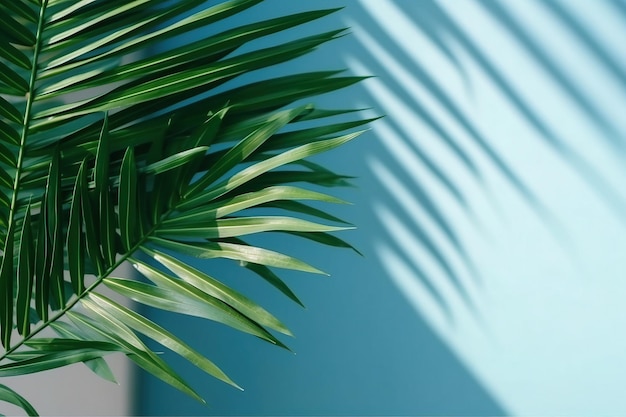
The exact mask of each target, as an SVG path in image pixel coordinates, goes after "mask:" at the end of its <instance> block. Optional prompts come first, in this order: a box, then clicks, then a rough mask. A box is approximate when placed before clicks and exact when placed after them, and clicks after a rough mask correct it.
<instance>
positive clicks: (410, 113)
mask: <svg viewBox="0 0 626 417" xmlns="http://www.w3.org/2000/svg"><path fill="white" fill-rule="evenodd" d="M343 3H344V4H345V5H346V8H345V9H343V10H342V11H340V12H338V13H336V14H334V15H332V16H330V17H328V18H326V19H323V20H322V21H318V22H315V23H313V24H309V25H307V26H306V27H303V28H299V29H297V30H293V31H290V32H288V33H287V34H285V36H287V35H289V36H293V37H296V36H305V35H306V34H311V33H315V32H320V31H323V30H330V29H334V28H337V27H343V26H350V27H351V28H352V30H351V32H352V33H351V34H350V35H349V36H346V37H344V38H341V39H340V40H338V41H336V42H333V43H331V44H328V45H325V46H323V47H322V48H321V49H320V50H319V51H316V52H315V53H314V54H313V55H311V56H307V57H304V58H302V59H298V60H297V61H294V62H292V63H289V64H287V65H283V66H281V67H280V68H278V67H277V68H272V69H268V70H265V71H263V72H259V73H256V74H254V76H253V77H249V78H248V80H250V79H260V78H263V77H270V76H276V75H279V74H283V73H291V72H304V71H310V70H314V69H334V68H348V70H349V71H350V72H352V73H354V74H359V75H364V74H375V75H376V77H375V78H372V79H369V80H367V81H365V82H364V83H362V84H361V85H359V86H356V87H352V88H350V89H349V90H347V91H342V92H340V93H335V94H333V95H330V96H325V97H321V98H320V99H319V100H317V103H319V104H320V106H322V107H330V108H344V107H345V108H349V107H371V108H372V110H370V111H367V112H364V116H371V115H376V114H385V115H386V117H385V118H384V119H382V120H379V121H377V122H376V123H374V124H373V125H372V129H373V130H372V131H370V132H368V133H366V134H364V135H363V136H362V137H361V138H360V139H358V140H357V141H355V142H353V143H351V144H349V145H347V146H345V147H344V148H342V149H340V150H338V151H336V152H334V153H332V154H329V155H325V156H323V157H321V158H318V159H316V160H317V161H320V162H323V163H325V164H326V165H327V166H328V167H329V168H331V169H333V170H336V171H339V172H342V173H346V174H349V175H354V176H356V177H358V178H357V179H356V180H355V181H354V183H355V185H356V187H354V188H348V189H337V190H333V191H334V192H333V193H334V194H335V195H338V196H340V197H342V198H344V199H346V200H348V201H351V202H353V203H354V205H352V206H347V207H344V206H338V207H333V208H332V212H333V213H334V214H337V215H338V216H339V217H342V218H344V219H346V220H348V221H350V222H351V223H353V224H355V225H357V226H358V229H357V230H355V231H350V232H344V233H342V235H341V237H343V238H345V239H347V240H348V241H350V242H351V243H353V244H354V245H355V246H356V247H357V248H358V249H359V250H360V251H361V252H362V253H363V255H364V256H362V257H361V256H359V255H357V254H355V253H352V252H350V251H347V250H345V251H335V250H331V249H328V248H323V247H317V246H315V245H311V244H307V243H306V242H299V241H297V242H296V241H290V240H287V239H284V238H282V237H281V238H278V237H269V236H268V237H263V236H260V237H259V238H258V240H257V241H258V242H263V243H264V244H265V245H266V246H268V247H270V248H271V249H274V250H278V251H283V252H285V253H288V254H290V255H293V256H296V257H300V258H301V259H303V260H305V261H307V262H309V263H311V264H313V265H315V266H316V267H319V268H320V269H322V270H324V271H326V272H328V273H330V274H331V277H330V278H328V277H323V276H313V275H307V274H304V273H292V272H287V273H285V274H284V275H283V276H284V277H286V280H287V282H288V283H289V284H290V285H291V286H292V288H293V289H294V290H295V292H296V293H297V294H298V295H299V296H300V297H301V299H302V301H303V302H304V304H305V305H306V306H307V309H306V310H303V309H301V308H299V307H298V306H296V305H295V304H293V303H291V302H289V301H288V300H286V299H285V298H284V297H281V296H280V295H279V294H277V293H276V292H275V291H274V290H273V289H272V288H269V287H268V286H267V285H264V283H262V282H259V281H258V280H257V279H255V278H254V277H253V276H252V275H248V274H247V273H245V272H244V271H241V269H240V268H239V267H237V266H236V265H232V264H231V263H228V262H221V261H215V262H213V261H212V262H209V263H204V264H202V268H204V269H205V270H206V271H207V272H209V273H210V274H212V275H213V276H216V277H218V278H221V279H224V280H225V281H226V282H227V283H229V284H231V285H233V286H234V287H236V288H239V289H241V290H242V291H243V292H245V293H246V294H249V295H251V296H253V298H254V299H255V300H259V301H262V304H263V305H264V306H267V308H268V309H269V310H270V311H271V312H272V313H274V314H275V315H276V316H278V317H279V318H281V319H282V320H283V321H284V322H285V323H286V324H287V325H288V327H289V328H291V329H292V330H293V331H294V333H295V334H296V338H294V339H292V340H284V341H285V342H286V343H287V344H288V345H289V347H290V348H291V349H292V350H293V351H294V352H295V353H296V354H295V355H294V354H291V353H289V352H287V351H285V350H281V349H278V348H275V347H273V346H270V345H268V344H267V343H263V342H261V341H258V340H256V339H254V338H251V337H249V336H246V335H243V334H238V333H236V332H234V331H231V330H229V329H224V328H222V327H220V326H218V325H214V324H211V323H209V324H207V323H205V322H202V321H200V320H194V319H183V318H181V317H178V316H173V315H168V314H164V313H160V312H151V315H152V317H153V318H155V319H157V320H159V321H160V322H162V323H163V324H164V326H165V327H167V328H169V329H172V330H176V332H177V333H178V334H179V335H180V336H181V337H182V338H183V339H185V340H187V341H189V342H190V343H191V344H192V345H193V346H194V347H196V348H197V349H198V350H200V351H201V352H203V353H205V354H206V355H208V356H209V357H210V358H212V359H213V360H215V361H216V362H217V363H218V364H219V365H220V366H221V367H222V369H224V370H225V371H226V372H227V373H228V374H229V375H230V376H231V377H232V378H233V379H234V380H235V381H236V382H238V383H239V384H240V385H242V386H243V387H244V388H245V391H244V392H239V391H237V390H235V389H233V388H231V387H229V386H226V385H225V384H223V383H220V382H217V381H214V380H212V379H210V378H207V377H206V376H205V375H204V374H202V373H201V372H199V371H197V370H195V369H193V367H192V366H190V365H189V364H187V363H185V362H184V361H182V360H180V359H178V358H177V357H175V356H173V355H168V354H167V353H165V355H166V356H167V357H168V360H170V361H171V362H172V363H173V364H174V366H175V367H176V368H177V369H180V370H181V373H182V374H183V375H184V376H185V377H186V378H189V380H191V381H192V383H193V385H194V387H197V388H198V391H199V392H200V393H201V394H202V395H203V396H205V398H207V400H208V402H209V407H208V408H206V407H204V406H202V405H200V404H196V403H194V402H193V400H191V399H189V398H187V397H185V396H184V395H183V394H179V393H178V392H175V391H173V390H172V389H171V388H169V387H167V386H165V385H164V384H163V383H161V382H159V381H157V380H155V379H153V378H151V377H148V376H146V375H144V374H142V373H139V374H138V375H137V377H136V396H135V397H136V398H137V401H136V405H135V413H137V414H141V415H206V414H212V415H465V416H469V415H481V416H483V415H484V416H492V415H507V414H511V415H583V414H593V415H619V414H624V413H626V398H624V396H623V394H622V391H623V389H622V387H623V386H625V383H626V372H624V371H625V370H626V355H624V352H625V351H626V349H625V348H626V337H624V332H623V323H624V318H626V307H625V306H624V304H625V303H624V302H623V300H624V295H625V294H626V285H625V280H624V277H625V276H626V274H625V272H626V257H624V256H623V254H624V249H625V248H626V238H625V237H624V236H626V235H625V233H624V232H625V225H626V224H625V219H626V216H625V215H624V213H626V211H625V208H626V204H625V198H626V193H625V189H624V186H623V184H624V177H625V173H626V171H625V169H624V151H625V149H624V136H625V133H626V117H624V108H625V106H624V105H625V104H626V82H625V81H626V53H625V52H626V50H625V48H624V42H623V40H624V39H626V36H625V35H626V3H625V2H624V1H622V0H594V1H582V0H581V1H575V2H571V1H566V0H560V1H558V0H528V1H523V2H521V1H516V0H501V1H488V0H440V1H435V0H346V1H345V2H343ZM337 5H338V3H337V2H336V1H331V0H318V1H316V2H315V3H314V4H311V3H305V2H295V1H288V0H268V1H266V2H265V3H264V4H262V5H260V6H258V7H255V8H254V9H252V10H250V11H248V12H246V13H244V14H242V15H241V16H238V17H237V18H235V19H231V20H230V21H228V22H224V23H223V25H222V26H216V27H214V28H212V29H211V30H215V31H218V30H220V27H221V28H226V27H228V26H229V25H232V24H236V23H245V22H249V21H253V20H259V19H263V18H270V17H274V16H277V15H282V14H287V13H292V12H297V11H303V10H307V9H310V8H312V7H315V8H325V7H335V6H337ZM203 35H205V33H197V34H195V35H194V36H203ZM181 41H184V40H181ZM278 41H280V38H276V37H275V38H269V39H267V40H264V41H263V43H261V42H259V43H258V44H257V45H264V44H272V43H275V42H278ZM196 266H199V264H196Z"/></svg>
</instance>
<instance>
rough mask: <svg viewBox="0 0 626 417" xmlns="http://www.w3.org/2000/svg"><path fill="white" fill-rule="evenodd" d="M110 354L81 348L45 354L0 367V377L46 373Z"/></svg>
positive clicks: (106, 351)
mask: <svg viewBox="0 0 626 417" xmlns="http://www.w3.org/2000/svg"><path fill="white" fill-rule="evenodd" d="M109 353H111V351H110V350H97V349H91V348H81V349H73V350H64V351H59V352H53V353H47V354H43V355H40V356H36V357H34V358H30V359H26V360H22V361H18V362H11V363H9V364H6V365H2V366H0V377H6V376H17V375H25V374H32V373H35V372H41V371H47V370H49V369H55V368H60V367H62V366H67V365H71V364H73V363H76V362H83V361H87V360H90V359H95V358H101V357H102V356H104V355H108V354H109Z"/></svg>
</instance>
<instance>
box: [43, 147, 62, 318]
mask: <svg viewBox="0 0 626 417" xmlns="http://www.w3.org/2000/svg"><path fill="white" fill-rule="evenodd" d="M60 165H61V157H60V155H59V151H58V149H55V150H54V153H53V155H52V162H51V163H50V171H49V172H48V183H47V184H46V191H45V192H46V204H47V207H46V214H47V221H46V226H47V233H48V237H49V239H50V245H51V253H50V254H49V256H50V257H51V264H50V270H49V272H48V273H49V279H50V301H51V302H52V303H53V307H54V308H55V309H60V308H63V307H64V306H65V286H64V284H63V281H64V280H63V269H64V265H63V249H64V247H65V242H64V239H63V208H62V205H63V200H62V198H63V197H62V195H61V192H62V190H61V166H60Z"/></svg>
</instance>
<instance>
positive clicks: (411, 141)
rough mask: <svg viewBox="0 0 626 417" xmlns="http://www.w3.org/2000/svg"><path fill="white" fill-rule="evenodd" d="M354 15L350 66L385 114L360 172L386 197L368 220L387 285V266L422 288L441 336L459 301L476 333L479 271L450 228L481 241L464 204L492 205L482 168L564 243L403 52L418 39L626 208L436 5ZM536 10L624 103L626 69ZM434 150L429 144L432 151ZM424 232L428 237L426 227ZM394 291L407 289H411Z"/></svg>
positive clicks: (506, 14) (496, 12) (496, 10)
mask: <svg viewBox="0 0 626 417" xmlns="http://www.w3.org/2000/svg"><path fill="white" fill-rule="evenodd" d="M607 1H608V2H609V3H610V4H612V5H613V6H615V8H616V10H617V11H619V12H620V13H622V14H624V16H623V18H624V19H625V20H626V6H624V3H623V2H620V1H618V0H607ZM359 3H360V8H361V10H360V13H362V16H361V15H359V22H358V23H357V22H354V21H349V22H346V23H347V24H348V26H350V27H352V32H353V38H354V39H356V40H357V42H358V46H357V49H356V51H357V52H355V53H354V54H352V55H350V56H349V57H347V58H346V60H347V63H348V66H349V67H350V68H351V69H353V70H354V71H355V72H356V73H359V74H377V75H378V77H377V78H376V79H373V80H368V81H367V82H366V85H365V88H366V89H367V92H368V94H369V96H370V97H371V98H372V99H373V101H374V102H376V103H378V104H379V106H380V108H381V109H382V110H381V111H382V112H383V113H387V114H388V117H387V118H386V119H385V120H384V121H383V122H379V124H378V126H377V129H375V133H376V134H377V135H378V137H379V138H380V139H381V143H382V144H383V148H384V149H386V152H385V153H383V154H377V155H376V156H375V157H373V158H371V159H370V161H369V164H368V165H369V168H370V170H371V171H372V173H373V175H374V177H375V178H376V179H377V182H378V183H379V184H380V186H381V188H383V190H384V191H383V195H384V197H383V200H384V203H377V204H376V205H375V206H376V208H375V215H376V217H377V218H378V219H379V221H380V223H381V224H382V226H383V228H384V229H385V230H386V235H385V236H384V237H382V238H381V242H380V243H379V244H378V245H377V248H376V250H377V252H378V255H379V260H380V261H381V263H382V264H383V268H385V269H386V270H387V271H389V272H390V275H392V274H393V272H391V271H392V270H393V268H392V267H390V265H395V266H397V267H398V268H397V270H398V271H404V272H405V273H406V274H408V275H410V276H412V277H414V278H415V281H416V282H418V283H419V284H415V283H413V284H411V285H421V286H422V291H423V293H424V294H427V295H426V296H423V297H422V298H421V300H422V301H423V302H425V303H428V304H429V305H431V306H432V308H430V310H429V309H428V308H423V309H420V310H421V311H422V312H424V314H425V312H429V313H430V314H434V315H435V316H438V317H436V318H435V321H436V320H439V322H440V323H443V325H444V326H450V325H453V324H454V321H455V314H461V313H459V310H456V311H455V309H452V308H451V304H453V303H454V301H453V300H454V299H456V300H460V304H461V305H464V309H465V312H468V313H469V314H472V315H474V317H475V319H476V320H477V321H481V319H480V317H479V314H478V312H477V310H476V308H475V304H476V303H477V301H476V298H478V297H480V291H481V285H482V284H481V280H480V271H479V270H478V269H477V268H476V267H475V266H474V263H475V262H474V260H472V259H471V256H470V255H468V251H467V250H466V248H465V247H464V246H463V243H462V242H461V240H460V239H458V238H457V231H456V230H455V224H454V223H453V222H452V221H451V219H452V218H458V216H459V215H461V216H464V217H465V218H466V220H468V222H470V223H471V224H473V225H474V227H477V228H479V233H480V224H477V222H476V219H475V216H474V215H475V213H473V212H472V207H471V206H470V205H469V204H467V196H468V195H469V193H471V192H475V191H476V190H478V191H479V192H480V193H482V194H483V195H484V196H486V198H487V199H492V196H491V195H490V190H489V188H488V185H487V184H486V183H485V182H484V181H483V174H482V170H483V167H484V166H485V164H488V165H489V167H490V169H495V170H496V171H497V172H498V173H499V175H500V176H501V177H502V178H503V179H504V180H505V181H507V182H508V184H509V185H510V187H511V188H512V189H513V190H515V191H516V192H517V193H518V195H519V196H520V197H521V198H522V199H523V200H524V201H525V202H526V204H527V205H528V206H529V207H530V208H531V209H532V210H533V211H534V212H535V213H536V215H537V216H538V217H539V218H540V219H541V221H542V222H543V224H544V225H545V227H547V228H548V229H549V230H550V231H551V232H552V234H553V235H554V236H555V238H556V239H557V240H559V241H560V243H561V245H563V246H565V245H567V242H566V240H567V231H566V228H565V227H564V226H563V225H561V224H560V222H559V221H558V216H557V213H552V212H551V211H550V209H549V208H548V207H547V205H546V204H545V203H544V202H543V201H542V199H541V198H540V197H538V195H537V193H536V192H535V191H534V190H533V187H532V186H531V185H529V184H527V183H526V182H525V180H524V179H523V177H522V176H521V175H520V173H519V172H517V171H516V170H515V168H514V167H513V166H512V165H511V164H509V163H507V160H506V158H505V157H504V156H502V155H500V154H499V153H498V151H497V150H496V147H495V146H493V145H492V144H494V143H496V142H497V141H498V138H497V137H490V135H489V132H488V131H481V128H480V127H478V126H477V125H476V124H475V123H474V122H473V121H472V120H471V119H470V118H469V117H468V115H467V113H466V112H465V111H464V109H463V108H462V107H461V106H460V105H459V104H457V102H456V101H455V98H454V97H453V96H451V95H450V94H449V93H447V89H446V86H445V85H443V84H442V82H441V79H440V78H439V79H438V78H437V77H435V76H433V73H432V68H433V66H432V65H431V66H427V65H425V64H424V63H423V62H422V61H421V59H420V54H419V51H418V50H417V49H416V48H415V47H414V44H412V41H411V40H412V39H413V38H414V37H415V36H420V37H422V38H424V39H427V40H428V41H429V42H430V44H431V45H432V46H433V47H434V48H435V49H436V50H437V52H438V53H439V54H440V55H441V56H442V57H443V58H444V59H445V60H447V64H448V66H449V67H452V68H453V69H454V70H455V71H456V74H455V76H456V77H457V80H458V81H459V82H461V83H463V84H465V87H466V89H468V90H471V89H472V88H473V86H472V84H471V78H470V76H469V75H468V73H469V72H468V71H467V69H466V68H465V67H464V64H463V62H464V61H463V59H462V58H465V59H466V60H469V61H470V62H471V63H472V65H474V66H475V67H476V68H478V69H479V70H480V71H481V72H482V74H483V75H484V76H485V77H487V78H488V80H489V81H490V83H491V84H492V85H493V86H494V87H495V88H496V89H497V90H498V92H499V93H500V94H501V95H502V96H503V97H504V98H505V99H506V101H507V103H508V104H509V105H510V107H511V108H512V109H514V111H515V113H516V115H517V116H518V117H519V118H520V119H521V120H523V121H524V122H525V124H526V125H527V126H528V127H529V128H530V129H531V130H532V131H534V132H535V134H536V136H537V137H539V138H540V140H541V142H542V143H541V145H543V146H544V147H545V148H546V149H548V150H550V151H552V152H553V153H554V154H556V155H558V157H559V158H560V159H561V160H562V161H563V162H564V163H565V164H567V165H569V167H570V168H571V169H572V172H574V173H575V174H576V175H577V176H578V178H579V180H580V181H581V182H584V183H586V185H587V187H589V189H590V190H592V191H593V192H594V193H595V194H596V195H597V196H598V198H599V199H601V201H603V202H604V204H605V205H606V206H607V207H608V208H610V209H611V210H613V211H614V213H615V214H617V216H618V217H619V218H620V219H621V220H622V221H626V216H624V215H623V213H624V212H626V204H625V203H624V201H623V199H622V197H621V196H620V194H619V193H618V191H617V190H616V189H615V188H614V187H613V186H612V185H610V184H609V182H608V181H607V180H606V179H605V178H604V177H603V176H602V174H601V173H600V169H599V167H596V166H594V161H592V160H590V159H589V158H588V157H586V156H585V155H583V154H581V153H580V152H579V151H577V150H576V149H575V148H574V146H573V145H572V144H570V143H569V142H568V139H567V138H566V137H562V136H560V135H559V134H558V133H557V129H555V128H554V127H553V126H552V125H551V123H550V121H549V120H547V119H546V117H545V116H544V115H543V114H542V110H541V109H538V108H537V107H536V106H534V105H533V104H532V103H530V102H529V101H528V100H526V99H525V98H524V95H523V94H521V92H520V91H519V90H518V88H519V87H516V85H514V84H513V83H511V82H510V81H509V80H508V79H507V77H506V75H505V74H504V73H502V72H501V71H500V70H499V69H498V67H497V65H496V63H495V62H494V61H493V59H492V58H490V57H489V55H488V54H487V53H486V51H483V50H482V49H481V46H480V45H478V44H477V43H475V42H474V41H472V39H471V37H470V36H468V34H467V33H466V32H465V31H464V29H463V28H462V27H461V26H460V25H458V24H457V23H456V22H455V20H454V18H453V17H451V16H449V15H448V14H447V12H446V10H445V9H444V8H442V7H441V5H440V4H439V3H438V2H437V1H436V0H423V1H420V2H401V1H394V0H376V1H367V0H362V1H360V2H359ZM476 4H477V5H479V7H480V8H481V9H482V10H483V11H484V12H485V15H487V16H488V17H489V18H490V19H491V20H492V21H494V22H495V23H497V24H498V25H499V26H500V27H502V28H503V30H505V31H507V32H508V34H509V35H510V36H511V38H512V39H513V40H514V41H515V42H516V43H517V45H518V46H519V47H520V49H521V50H523V51H524V52H525V53H526V55H527V56H528V57H530V59H531V60H532V61H533V62H534V64H536V66H537V67H538V68H539V69H540V70H541V71H542V72H543V73H544V75H546V76H547V77H548V78H549V79H550V80H551V82H552V83H553V84H554V85H555V86H556V87H557V88H558V89H559V90H560V91H561V93H562V94H563V95H564V96H565V97H567V98H568V100H569V101H570V102H571V104H572V106H573V107H574V108H577V109H578V111H579V112H580V113H581V114H582V115H583V117H584V118H586V119H587V121H588V122H589V123H590V124H591V125H592V126H594V128H595V130H596V131H598V132H599V135H598V136H600V137H601V138H602V140H603V141H604V144H605V145H606V147H607V148H610V149H612V150H613V151H614V152H615V153H616V154H618V155H620V154H621V152H623V145H624V142H623V141H622V140H621V139H620V132H619V129H618V128H617V127H616V126H615V124H614V122H615V120H614V119H613V120H612V119H611V118H610V116H609V115H606V114H603V113H602V111H601V110H598V109H596V108H594V107H593V105H592V104H591V103H593V100H592V98H591V97H590V96H589V95H588V94H587V93H586V92H585V91H584V90H583V89H581V88H579V87H578V86H577V84H576V82H575V80H573V79H572V78H571V77H570V76H568V75H567V72H566V71H565V69H564V68H562V64H560V63H559V62H557V61H556V60H555V59H554V58H553V57H552V56H551V55H550V51H549V50H546V49H545V48H544V47H543V46H541V45H539V44H538V43H537V42H536V41H534V39H533V38H532V37H531V34H530V29H528V28H526V27H524V26H523V24H522V23H521V21H519V20H518V19H517V18H516V16H515V15H514V14H513V13H512V12H510V11H509V10H507V9H506V7H505V5H503V4H502V3H498V2H494V1H491V0H476ZM541 4H542V5H543V7H544V8H545V11H546V13H548V14H549V15H550V16H551V18H553V19H554V20H555V21H556V22H557V24H559V25H560V26H562V27H563V28H565V30H566V31H568V33H570V34H571V35H572V38H573V39H575V40H576V41H577V42H578V43H579V44H577V45H576V47H580V48H584V49H585V50H587V52H588V53H590V54H589V55H590V56H592V57H593V59H594V60H595V61H596V64H597V65H599V66H600V67H601V68H603V70H605V72H606V73H607V74H610V76H611V77H614V79H616V80H618V81H619V82H620V83H621V84H620V87H621V88H620V93H623V92H624V91H626V82H625V81H626V71H625V70H624V68H621V67H620V65H619V64H618V63H617V62H616V60H615V59H613V58H612V57H611V55H610V54H609V53H608V52H607V50H606V48H605V47H604V46H603V45H602V43H601V42H600V41H599V40H598V39H597V38H596V37H594V35H593V34H592V32H591V31H590V30H589V29H588V28H586V27H585V25H584V24H583V23H581V22H580V21H579V20H577V19H576V18H575V16H574V15H573V14H572V13H571V12H569V11H568V9H567V7H566V5H564V4H563V3H559V2H557V1H548V2H542V3H541ZM400 20H403V22H400ZM407 28H408V29H407ZM357 56H358V58H356V57H357ZM420 124H421V126H423V127H424V128H423V129H422V130H424V129H425V130H426V131H428V133H430V134H429V135H428V134H427V135H419V134H418V130H417V129H416V128H415V126H417V125H420ZM432 138H435V139H434V140H430V139H432ZM435 142H437V143H435ZM452 164H453V165H452ZM450 167H452V168H453V169H452V170H450V169H449V168H450ZM451 171H452V172H453V173H454V174H451V173H450V172H451ZM459 173H462V174H461V175H459ZM493 204H497V202H493ZM455 216H456V217H455ZM426 223H428V225H429V227H424V224H426ZM402 279H403V280H404V282H405V283H406V279H407V278H406V277H404V278H402ZM403 285H404V284H402V285H400V287H401V289H404V290H406V289H407V287H406V286H403ZM457 304H458V302H457Z"/></svg>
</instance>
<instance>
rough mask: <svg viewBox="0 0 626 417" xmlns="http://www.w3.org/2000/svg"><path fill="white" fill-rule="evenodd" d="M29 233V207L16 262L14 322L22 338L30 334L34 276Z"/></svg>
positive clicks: (33, 254) (31, 237)
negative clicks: (15, 321)
mask: <svg viewBox="0 0 626 417" xmlns="http://www.w3.org/2000/svg"><path fill="white" fill-rule="evenodd" d="M34 244H35V242H34V241H33V234H32V231H31V215H30V205H29V206H28V207H27V208H26V215H25V216H24V221H23V224H22V233H21V238H20V246H19V252H18V255H17V256H18V261H17V297H16V305H15V312H16V320H17V331H18V332H19V334H21V335H22V336H28V334H29V333H30V317H29V316H30V301H31V297H32V292H33V280H34V276H35V250H34V246H35V245H34Z"/></svg>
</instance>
